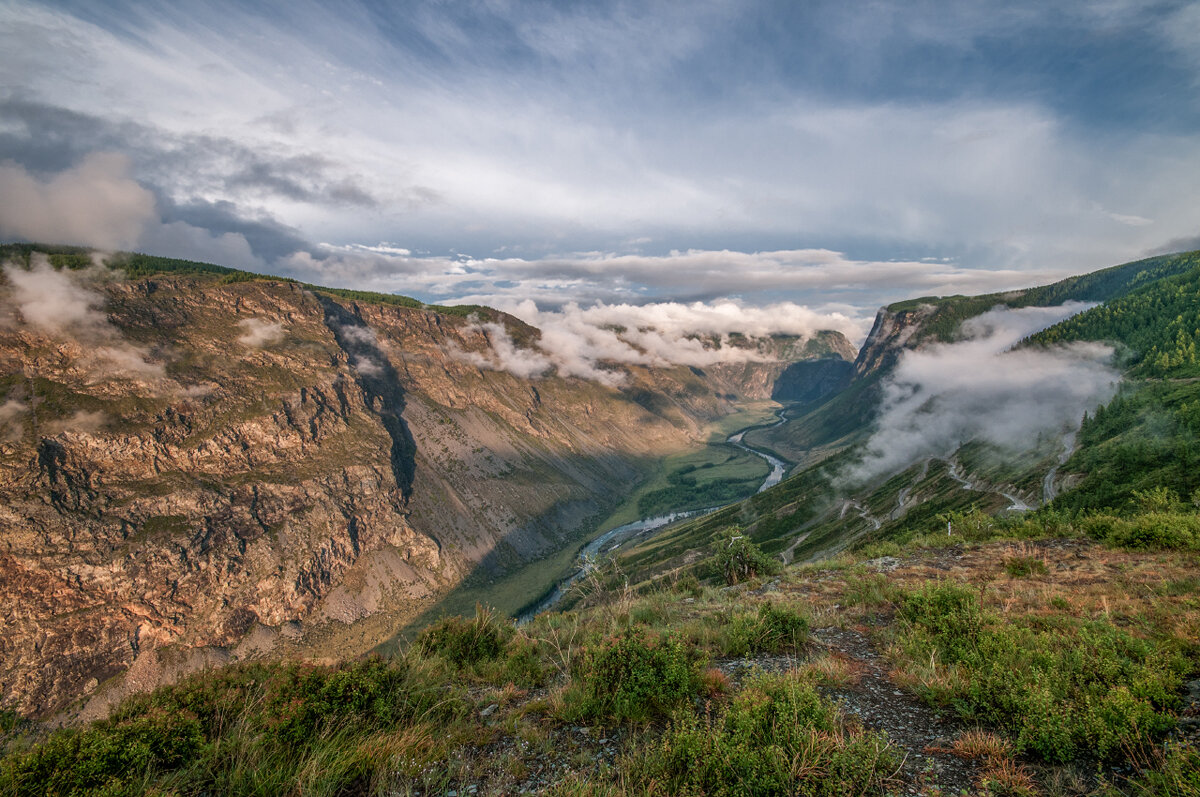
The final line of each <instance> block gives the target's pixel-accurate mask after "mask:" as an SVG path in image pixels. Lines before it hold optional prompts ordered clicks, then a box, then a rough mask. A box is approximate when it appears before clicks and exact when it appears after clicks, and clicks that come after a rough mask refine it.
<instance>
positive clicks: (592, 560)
mask: <svg viewBox="0 0 1200 797" xmlns="http://www.w3.org/2000/svg"><path fill="white" fill-rule="evenodd" d="M772 416H773V417H774V418H776V420H775V421H774V422H773V423H767V424H764V423H762V422H761V421H759V422H756V423H752V424H750V425H748V426H745V427H742V428H741V429H740V430H739V431H736V432H734V433H733V434H730V435H728V436H727V437H726V438H725V440H724V441H723V442H722V443H720V444H714V443H710V444H709V445H710V447H713V448H716V447H718V446H724V447H728V446H732V447H734V448H736V449H739V450H741V451H743V452H746V453H748V454H750V455H752V456H754V457H757V458H759V459H761V460H762V461H763V462H765V463H766V464H767V466H768V468H769V470H768V471H767V473H766V475H765V477H764V478H763V481H762V483H761V484H760V485H759V486H758V489H757V491H756V492H758V493H761V492H762V491H763V490H766V489H768V488H770V487H773V486H774V485H776V484H778V483H779V482H780V481H781V480H782V479H783V477H784V475H785V474H786V473H787V470H788V463H787V462H784V461H783V460H781V459H779V458H778V457H776V456H774V455H772V454H770V453H768V452H766V451H761V450H758V449H757V448H754V447H752V446H749V445H747V444H746V443H745V442H744V438H745V436H746V433H747V432H749V431H751V430H753V429H761V428H764V426H766V427H773V426H779V425H781V424H784V423H787V420H788V419H787V417H786V416H785V415H784V408H779V409H776V410H775V411H774V412H773V413H772ZM647 494H652V493H644V495H647ZM735 500H740V499H735ZM640 503H641V502H639V504H640ZM728 503H729V502H722V503H719V504H716V505H714V506H708V507H702V508H688V509H681V510H680V511H672V512H669V513H666V514H662V515H654V516H650V517H645V518H640V519H638V520H634V521H630V522H629V523H625V524H623V525H620V526H617V527H616V528H613V529H610V530H609V531H606V532H604V533H603V534H601V535H600V536H599V537H597V538H596V539H594V540H592V541H591V542H590V543H588V544H587V545H585V546H584V547H583V550H581V551H580V553H579V557H578V560H577V563H578V569H576V570H575V572H574V573H572V574H571V575H569V576H568V577H567V578H565V579H563V580H562V581H560V582H558V583H557V584H555V585H554V586H552V587H551V588H550V589H549V590H548V591H547V592H546V593H545V594H543V595H542V596H541V597H540V598H539V599H538V600H537V601H535V602H533V603H532V605H530V606H529V607H528V608H526V609H525V610H523V611H522V612H521V613H520V614H519V615H518V622H519V623H526V622H528V621H530V620H531V619H533V618H534V617H535V616H537V615H538V614H539V613H541V612H544V611H548V610H550V609H552V608H554V607H555V606H557V605H558V603H559V602H561V601H562V600H563V598H565V597H566V596H567V595H568V594H569V593H570V591H571V588H572V587H573V586H574V585H575V584H577V583H578V582H579V581H580V580H581V579H583V578H585V577H586V576H587V574H588V573H589V572H591V571H592V569H593V568H595V567H596V566H597V565H598V563H599V562H600V561H601V558H602V557H604V556H607V555H608V554H610V553H612V552H613V551H615V550H616V549H618V548H619V547H620V546H621V545H623V544H624V543H626V542H628V541H629V540H632V539H635V538H640V537H644V536H646V535H647V534H649V533H651V532H656V531H659V530H660V529H664V528H666V527H668V526H670V525H672V524H674V523H676V522H679V521H682V520H686V519H689V518H693V517H697V516H700V515H706V514H709V513H711V512H716V511H717V510H718V509H721V508H722V507H724V506H727V505H728Z"/></svg>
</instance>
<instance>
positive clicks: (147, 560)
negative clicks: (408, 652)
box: [0, 276, 844, 715]
mask: <svg viewBox="0 0 1200 797" xmlns="http://www.w3.org/2000/svg"><path fill="white" fill-rule="evenodd" d="M97 290H102V291H103V292H104V295H103V298H104V301H105V309H106V312H107V321H108V323H109V324H110V325H111V327H112V336H113V340H110V341H107V342H105V345H106V346H109V347H110V349H111V348H112V347H113V346H114V345H116V344H114V342H113V341H116V342H117V343H119V345H120V346H122V347H124V348H122V349H120V351H122V352H124V353H125V354H124V355H123V356H127V359H128V358H132V359H131V360H130V367H129V368H125V367H124V366H122V365H121V364H120V362H119V361H118V360H117V359H114V358H115V355H113V354H112V353H111V351H110V352H109V354H107V355H105V356H106V357H108V359H103V358H97V356H95V355H96V351H97V348H96V343H95V341H90V340H87V339H85V338H86V336H85V335H82V334H72V333H71V332H69V331H68V332H61V331H59V332H55V333H49V332H45V331H41V330H38V329H34V328H32V327H30V326H28V325H25V324H23V323H21V322H20V320H19V316H18V314H17V313H16V312H15V311H10V312H7V313H5V314H0V316H2V318H4V319H7V320H4V321H3V324H4V325H3V326H0V373H4V374H9V376H7V377H4V378H3V379H2V380H0V404H2V403H4V402H15V403H14V404H13V405H12V406H14V407H18V408H20V413H19V414H18V415H17V416H15V417H16V418H17V419H16V420H15V421H11V422H9V423H8V426H7V427H5V428H4V429H0V432H2V433H3V434H0V628H2V629H3V632H2V633H0V704H2V705H4V706H5V707H13V708H16V709H18V710H19V711H21V712H22V713H26V714H36V715H44V714H47V713H50V712H53V711H55V710H57V709H60V708H62V707H63V706H64V705H66V704H67V703H68V702H69V701H71V700H72V699H74V698H76V697H78V696H81V695H83V694H85V693H88V694H92V695H95V696H97V697H96V699H100V696H104V699H105V700H110V699H113V696H114V695H120V694H124V693H126V692H127V691H128V690H129V689H136V688H139V685H153V684H157V683H160V682H162V681H163V680H164V679H168V680H169V679H170V678H172V677H176V676H177V675H178V674H180V673H182V672H185V671H188V670H189V669H192V668H194V666H203V665H204V664H205V663H208V662H211V661H215V660H224V659H227V658H229V657H250V656H258V655H267V654H268V653H269V652H270V651H271V650H272V649H273V648H275V647H277V646H280V645H283V646H288V647H289V649H291V650H293V651H298V652H300V653H302V654H304V655H309V656H313V657H318V658H319V657H320V656H334V655H336V656H338V657H344V656H349V655H355V654H357V653H360V652H363V651H365V650H368V649H370V648H371V647H372V646H373V645H375V644H377V643H378V642H380V641H381V638H380V636H381V635H382V634H387V633H390V632H391V631H394V629H395V628H396V627H398V625H399V624H401V623H402V622H403V621H405V620H407V619H410V618H412V617H415V616H416V615H417V614H419V613H420V612H421V611H422V610H424V609H425V608H427V607H428V606H429V605H430V604H431V603H432V602H433V601H434V600H435V599H436V598H437V597H439V596H441V595H443V594H445V593H446V592H447V591H448V590H449V589H450V588H452V587H453V586H454V585H456V584H458V583H459V582H461V581H462V580H463V579H464V578H466V577H467V576H468V575H470V574H472V573H483V574H489V575H501V574H503V573H505V572H507V571H508V570H510V569H511V568H512V567H514V566H516V565H520V564H524V563H528V562H530V561H534V560H536V559H538V558H540V557H542V556H545V555H547V554H549V553H551V552H554V551H556V550H559V549H561V548H562V547H563V546H565V545H569V544H571V543H572V542H573V541H574V539H575V535H578V534H580V533H582V531H583V530H585V529H586V524H587V522H589V521H594V519H595V518H596V517H598V516H601V515H602V514H603V513H604V512H606V511H607V510H609V509H610V508H611V507H612V506H613V505H614V503H615V502H616V501H617V499H618V497H619V496H620V495H622V494H623V493H625V492H627V491H628V490H629V489H630V488H632V487H633V486H634V485H635V484H636V483H637V482H638V481H639V479H640V478H641V476H642V474H643V468H644V467H646V464H647V463H649V462H650V461H652V460H653V459H654V458H656V457H658V456H661V455H662V454H664V453H666V452H669V451H672V450H677V449H679V448H682V447H684V446H686V445H689V444H691V443H692V442H693V440H694V439H695V437H696V436H697V435H698V433H699V432H700V430H701V429H702V428H703V426H704V424H705V423H706V422H707V421H709V420H711V419H713V418H715V417H718V416H720V415H721V414H724V413H727V412H729V411H730V409H731V408H732V407H733V401H734V400H735V399H736V398H737V397H745V396H759V397H765V396H766V395H769V393H770V385H772V384H773V380H774V378H775V376H777V375H778V373H779V371H780V370H782V369H783V367H784V366H785V363H780V362H772V363H750V364H746V365H740V366H738V368H740V371H739V370H737V369H732V368H731V369H725V370H724V371H722V369H720V368H717V369H715V370H716V371H717V372H718V373H715V374H711V375H710V374H705V373H704V372H697V371H695V370H693V369H689V368H685V367H679V368H659V369H647V368H640V367H631V368H628V369H626V370H627V379H626V384H625V386H624V387H622V388H621V389H620V390H614V389H611V388H608V387H604V386H601V385H599V384H596V383H594V382H587V381H584V380H580V379H574V378H557V377H552V378H545V379H539V380H536V381H531V380H527V379H520V378H517V377H515V376H513V375H511V374H508V373H503V372H497V371H489V370H481V369H480V368H478V367H477V366H475V365H473V364H471V362H469V361H468V360H467V358H465V357H464V356H462V353H463V352H479V351H482V350H483V349H484V348H485V347H487V346H488V345H489V344H488V341H487V340H486V338H485V336H484V334H483V333H482V332H481V331H480V328H479V326H478V325H476V324H473V323H470V322H469V321H468V319H465V318H461V317H457V316H453V315H448V314H442V313H438V312H434V311H429V310H420V309H412V308H407V307H401V306H396V305H390V304H366V303H358V302H354V301H349V300H345V299H342V298H339V297H336V296H332V295H325V294H320V295H318V294H314V293H312V292H310V291H309V290H306V289H304V288H303V287H301V286H299V285H296V284H292V283H285V282H272V281H266V280H254V281H243V282H237V281H234V282H226V281H222V280H220V279H217V278H208V277H183V276H169V277H155V278H152V279H142V280H134V281H120V280H113V281H110V282H107V283H104V284H103V285H102V286H101V287H99V288H97ZM8 294H9V291H8V288H7V287H3V286H0V304H6V303H11V298H10V296H9V295H8ZM494 315H495V318H492V319H491V320H495V321H497V322H499V323H504V324H506V325H508V326H509V327H510V329H511V330H512V332H513V337H514V340H518V341H532V340H536V337H537V334H538V333H537V330H533V329H532V328H529V327H527V326H526V325H523V324H522V323H521V322H519V321H518V320H516V319H513V318H510V317H507V316H503V315H502V314H499V313H495V314H494ZM247 319H255V320H256V321H255V323H257V324H259V325H260V326H263V325H265V326H267V327H269V328H271V329H275V328H278V330H279V334H278V335H277V336H276V335H272V336H269V337H270V338H271V339H269V340H268V339H263V340H261V341H257V340H256V339H254V338H252V337H246V336H245V329H246V327H245V326H242V325H239V322H241V321H245V320H247ZM838 337H840V336H838ZM118 338H119V340H118ZM826 338H828V336H826ZM843 340H844V339H843ZM823 341H824V342H823V343H822V344H821V345H822V346H823V347H824V350H826V351H827V350H828V349H829V348H830V346H833V345H834V344H835V343H836V341H834V343H830V342H829V340H825V339H824V338H823ZM779 345H783V344H779ZM788 345H799V344H796V343H795V342H794V341H793V342H792V343H791V344H788ZM134 360H136V361H137V362H133V361H134ZM380 618H385V619H386V622H384V621H380V622H378V623H377V624H376V625H369V624H368V621H370V622H375V621H377V620H380ZM349 624H356V625H354V627H358V625H362V624H367V625H363V630H361V631H360V632H356V633H355V634H353V635H350V634H340V635H339V634H336V633H332V632H323V631H322V630H321V629H323V628H324V629H330V628H333V629H336V628H340V627H343V626H347V627H349ZM322 646H324V647H322ZM165 649H169V650H172V651H176V653H173V654H172V656H171V657H168V658H164V657H163V653H162V652H163V651H164V650H165ZM126 671H128V677H126V678H125V679H124V683H123V684H122V683H117V682H111V683H109V681H110V679H112V678H113V677H114V676H119V675H120V674H122V673H125V672H126Z"/></svg>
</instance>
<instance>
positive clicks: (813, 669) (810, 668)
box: [799, 651, 864, 689]
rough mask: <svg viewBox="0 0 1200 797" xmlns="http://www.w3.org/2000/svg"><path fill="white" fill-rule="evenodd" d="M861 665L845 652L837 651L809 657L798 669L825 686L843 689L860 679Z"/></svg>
mask: <svg viewBox="0 0 1200 797" xmlns="http://www.w3.org/2000/svg"><path fill="white" fill-rule="evenodd" d="M863 667H864V665H863V664H862V663H861V662H857V661H854V660H853V659H851V658H850V657H849V656H847V655H846V654H845V653H842V652H840V651H837V652H834V653H826V654H824V655H821V656H817V657H816V658H814V659H810V660H809V661H806V662H805V663H804V664H803V665H801V666H800V667H799V670H800V671H801V672H803V673H807V674H811V675H812V676H813V677H815V678H816V679H817V680H818V681H819V682H820V683H822V684H824V685H826V686H831V687H835V688H838V689H844V688H845V687H848V686H854V685H855V684H857V683H858V682H859V681H860V680H862V671H863Z"/></svg>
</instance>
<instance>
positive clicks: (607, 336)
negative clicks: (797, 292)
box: [452, 300, 864, 386]
mask: <svg viewBox="0 0 1200 797" xmlns="http://www.w3.org/2000/svg"><path fill="white" fill-rule="evenodd" d="M501 306H502V309H504V310H506V311H507V312H509V313H511V314H512V315H514V316H516V317H518V318H520V319H521V320H522V321H525V322H526V323H528V324H531V325H532V326H535V327H537V328H538V329H540V330H541V338H540V339H539V340H538V341H537V343H536V344H535V345H533V346H530V347H525V348H522V347H518V346H517V345H516V344H515V343H514V342H513V340H512V337H511V336H510V335H509V334H508V331H507V329H505V327H504V326H503V325H500V324H495V323H487V324H477V325H476V327H475V328H476V330H478V331H479V332H480V333H481V334H482V335H484V337H485V338H486V341H487V345H488V347H489V348H488V351H487V352H486V353H480V352H476V351H469V352H462V351H458V350H455V351H454V352H452V353H453V354H455V355H456V356H458V357H460V359H464V360H467V361H469V362H471V363H473V364H475V365H476V366H479V367H483V368H492V369H495V370H504V371H508V372H510V373H513V374H515V375H517V376H521V377H538V376H544V375H546V374H548V373H550V372H551V371H553V372H555V373H557V374H559V375H561V376H577V377H580V378H583V379H592V380H595V381H598V382H601V383H603V384H606V385H609V386H616V385H619V384H622V383H623V382H624V379H625V377H624V374H622V373H621V372H620V371H616V370H613V369H612V365H614V364H616V365H647V366H670V365H690V366H696V367H707V366H710V365H714V364H717V363H736V362H766V361H771V360H773V359H775V358H776V357H777V352H776V351H774V350H773V349H772V348H771V347H770V346H769V342H768V341H766V340H764V339H766V338H768V337H769V336H772V335H794V336H797V337H800V338H805V339H807V338H810V337H812V336H813V335H815V334H816V333H817V332H820V331H822V330H835V331H839V332H842V333H844V334H847V335H848V336H851V337H859V336H860V335H861V333H862V332H863V331H864V330H863V327H862V323H861V322H860V321H858V320H855V319H851V318H849V317H847V316H845V315H843V314H841V313H836V312H835V313H818V312H815V311H813V310H811V309H809V308H807V307H802V306H800V305H796V304H792V303H790V302H780V303H776V304H773V305H769V306H767V307H761V308H760V307H750V306H746V305H744V304H741V303H738V302H733V301H721V302H714V303H708V304H706V303H703V302H693V303H691V304H682V303H678V302H663V303H652V304H646V305H630V304H617V305H609V304H604V303H596V304H594V305H592V306H590V307H586V308H585V307H580V306H579V305H577V304H574V303H571V304H567V305H566V306H565V307H563V308H561V309H559V310H539V309H538V306H537V304H536V303H535V302H533V301H531V300H525V301H522V302H517V303H513V304H508V305H503V304H502V305H501ZM735 333H736V334H738V335H742V336H745V338H747V339H748V340H745V341H738V342H737V343H734V342H733V341H731V339H730V335H732V334H735Z"/></svg>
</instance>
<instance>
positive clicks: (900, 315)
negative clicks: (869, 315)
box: [854, 305, 936, 377]
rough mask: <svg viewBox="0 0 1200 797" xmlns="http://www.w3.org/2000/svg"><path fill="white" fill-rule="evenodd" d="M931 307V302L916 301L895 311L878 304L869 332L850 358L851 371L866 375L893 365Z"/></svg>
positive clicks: (931, 312) (857, 374)
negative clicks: (929, 303) (852, 364)
mask: <svg viewBox="0 0 1200 797" xmlns="http://www.w3.org/2000/svg"><path fill="white" fill-rule="evenodd" d="M935 310H936V308H935V307H933V306H932V305H918V306H917V307H914V308H910V309H906V310H900V311H896V312H893V311H892V310H889V309H888V308H886V307H881V308H879V312H878V313H876V314H875V323H874V325H873V326H872V327H871V333H870V334H869V335H867V339H866V341H865V342H864V343H863V346H862V348H861V349H859V352H858V357H857V358H855V360H854V373H855V375H856V376H860V377H861V376H866V375H868V374H871V373H874V372H876V371H881V370H888V369H890V368H891V367H892V366H893V365H895V364H896V359H897V358H898V357H899V356H900V352H901V351H902V350H903V349H905V348H909V345H910V342H912V339H913V336H914V335H916V334H917V333H918V332H919V331H920V329H921V325H922V323H923V322H924V321H925V320H926V319H928V318H929V317H930V316H931V315H932V314H933V313H934V312H935Z"/></svg>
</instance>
